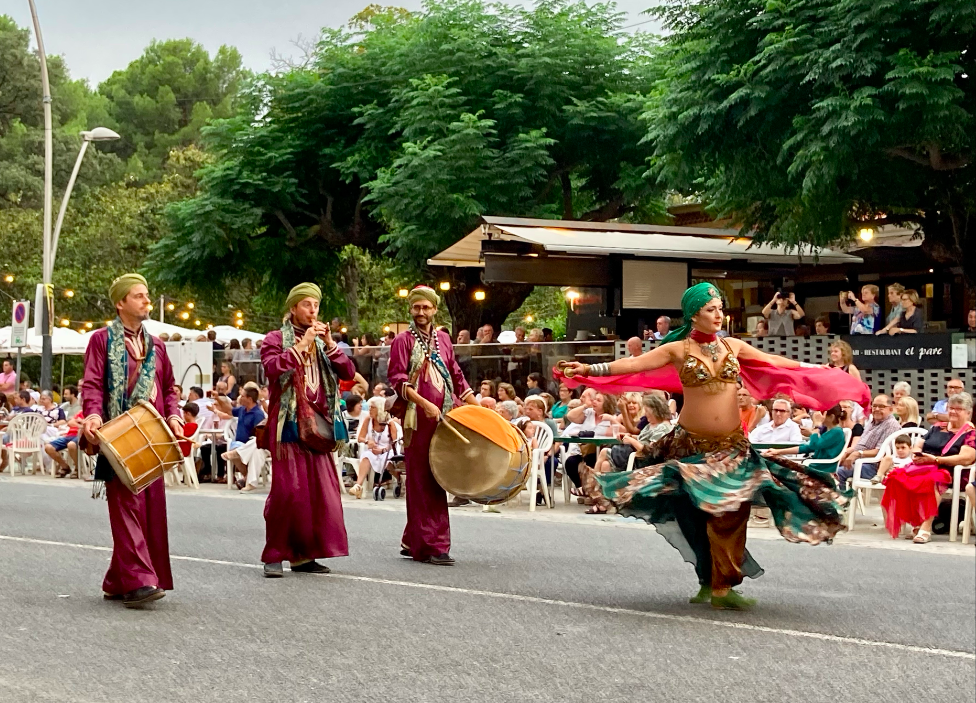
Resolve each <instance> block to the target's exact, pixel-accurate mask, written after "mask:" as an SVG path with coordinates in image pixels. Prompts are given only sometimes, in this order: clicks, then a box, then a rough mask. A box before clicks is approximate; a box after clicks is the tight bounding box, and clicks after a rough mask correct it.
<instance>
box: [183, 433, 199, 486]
mask: <svg viewBox="0 0 976 703" xmlns="http://www.w3.org/2000/svg"><path fill="white" fill-rule="evenodd" d="M187 439H189V440H190V442H191V445H192V444H193V443H196V442H198V441H199V440H200V428H199V427H197V430H196V432H194V433H193V436H192V437H188V438H187ZM196 451H197V449H196V448H191V449H190V455H189V456H185V457H183V485H184V486H189V487H190V488H200V481H199V480H198V479H197V464H196V457H195V454H196Z"/></svg>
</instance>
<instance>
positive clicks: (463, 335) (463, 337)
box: [455, 330, 471, 344]
mask: <svg viewBox="0 0 976 703" xmlns="http://www.w3.org/2000/svg"><path fill="white" fill-rule="evenodd" d="M455 344H471V332H469V331H468V330H461V331H460V332H458V335H457V342H455Z"/></svg>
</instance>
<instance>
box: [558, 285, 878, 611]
mask: <svg viewBox="0 0 976 703" xmlns="http://www.w3.org/2000/svg"><path fill="white" fill-rule="evenodd" d="M681 307H682V311H683V313H684V319H685V325H684V326H683V327H680V328H678V329H676V330H674V331H673V332H671V333H670V334H669V335H668V336H667V337H665V338H664V340H663V342H662V344H661V345H660V346H658V347H657V348H656V349H653V350H651V351H649V352H647V353H645V354H642V355H641V356H639V357H634V358H629V359H618V360H616V361H614V362H611V363H610V364H596V365H593V366H591V365H589V364H581V363H577V362H570V363H567V364H566V365H565V367H564V370H565V376H566V378H567V382H568V383H570V384H571V385H578V383H579V381H578V380H577V379H576V378H574V377H580V376H583V377H586V378H585V380H584V382H585V383H586V384H587V385H588V386H592V387H594V388H597V389H600V390H602V391H603V392H607V393H619V392H621V391H623V390H636V389H638V388H645V389H646V388H660V389H661V390H667V391H671V392H676V391H677V392H683V393H684V406H683V408H682V410H681V415H680V417H679V420H678V422H679V424H678V425H677V426H676V427H675V428H674V430H672V431H671V433H669V434H668V435H666V436H665V437H663V438H662V439H660V440H659V441H658V442H657V443H656V444H655V445H653V446H652V447H648V448H647V454H648V457H649V460H650V461H651V462H652V463H651V465H648V466H643V468H639V469H635V470H634V471H632V472H630V473H627V472H616V473H608V474H604V475H602V476H598V477H597V478H598V480H599V482H600V484H601V486H602V489H603V493H604V495H605V496H606V497H607V498H608V499H609V500H610V501H611V502H612V503H613V504H614V505H616V507H617V509H618V511H619V512H620V513H621V514H623V515H632V516H635V517H640V518H642V519H644V520H646V521H647V522H649V523H653V524H654V525H655V526H656V527H657V530H658V532H659V533H661V534H662V535H663V536H664V537H665V539H667V540H668V541H669V542H670V543H671V545H672V546H673V547H675V548H676V549H677V550H678V551H679V552H681V555H682V556H683V557H684V558H685V560H687V561H689V562H690V563H692V564H694V566H695V571H696V572H697V574H698V580H699V583H700V586H701V588H700V590H699V592H698V594H697V595H695V596H694V597H693V598H692V599H691V602H692V603H707V602H711V604H712V607H715V608H724V609H737V610H744V609H749V608H751V607H752V606H753V605H755V601H754V600H752V599H748V598H744V597H743V596H742V595H740V594H739V593H738V592H736V591H733V590H732V587H733V586H736V585H738V584H739V583H741V582H742V579H743V576H749V577H751V578H756V577H758V576H760V575H761V574H762V569H761V568H760V567H759V565H758V564H757V563H756V562H755V560H754V559H753V558H752V557H751V556H750V555H749V552H748V551H746V548H745V541H746V523H747V522H748V520H749V508H750V506H751V504H752V501H753V500H754V499H755V498H757V497H761V498H762V499H763V500H764V501H765V503H766V505H767V506H769V508H770V509H771V510H772V513H773V517H774V519H775V521H776V526H777V528H778V529H779V531H780V533H781V534H782V535H783V536H784V537H785V538H786V539H787V540H789V541H791V542H808V543H810V544H818V543H820V542H829V541H830V540H831V539H833V537H834V536H835V535H836V534H837V533H838V532H840V531H841V530H842V529H844V528H843V522H842V518H841V514H840V511H841V507H842V506H844V505H845V504H847V502H848V500H849V494H848V493H846V492H844V491H843V490H842V489H839V488H838V487H837V484H836V482H835V480H834V478H833V477H832V476H831V474H830V473H828V472H826V471H820V470H817V469H814V468H810V469H805V468H803V467H802V466H800V465H798V464H796V463H793V462H790V461H787V460H784V459H779V458H773V457H770V458H769V459H766V458H763V457H761V456H760V455H759V454H758V453H757V452H756V451H755V450H754V449H752V447H751V446H750V444H749V440H748V439H747V438H746V436H745V433H744V432H743V431H742V425H741V422H740V419H739V410H738V407H737V404H736V390H737V387H736V383H737V381H738V380H739V377H740V371H741V376H742V381H743V384H744V385H745V387H746V388H747V389H748V390H749V392H750V393H752V394H753V396H754V397H756V398H769V397H772V396H773V395H775V394H777V393H781V392H782V393H786V394H787V395H790V396H791V397H792V398H793V399H794V400H796V401H797V402H799V403H801V404H803V405H804V406H806V407H812V408H814V409H818V410H827V409H828V408H831V407H833V406H834V405H835V404H836V403H838V402H839V401H840V400H841V399H843V398H854V399H855V400H858V401H859V402H861V403H862V404H867V403H868V402H869V400H870V396H869V393H868V389H867V386H865V385H864V384H863V383H860V382H858V381H855V380H854V379H852V378H851V376H850V375H848V374H846V373H844V372H843V371H840V370H839V369H825V368H819V367H815V368H809V365H802V364H800V363H799V362H797V361H792V360H790V359H785V358H783V357H779V356H773V355H770V354H766V353H764V352H761V351H759V350H758V349H756V348H754V347H752V346H750V345H748V344H746V343H745V342H742V341H740V340H737V339H731V338H722V339H720V338H718V337H717V336H716V335H717V333H718V332H719V330H721V329H722V323H723V322H724V321H725V313H724V311H723V308H722V300H721V297H720V295H719V292H718V289H716V288H715V286H713V285H712V284H710V283H700V284H698V285H696V286H694V287H692V288H689V289H688V290H687V291H685V293H684V295H683V296H682V299H681ZM801 367H803V368H801ZM557 375H561V374H558V372H557ZM647 461H648V460H647V459H645V460H644V461H643V462H641V463H646V462H647Z"/></svg>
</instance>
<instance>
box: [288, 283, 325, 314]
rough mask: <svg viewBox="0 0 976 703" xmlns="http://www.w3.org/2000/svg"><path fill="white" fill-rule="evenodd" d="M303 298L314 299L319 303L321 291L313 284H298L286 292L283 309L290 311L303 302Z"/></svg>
mask: <svg viewBox="0 0 976 703" xmlns="http://www.w3.org/2000/svg"><path fill="white" fill-rule="evenodd" d="M305 298H315V299H316V300H317V301H318V302H320V303H321V302H322V289H321V288H319V287H318V286H317V285H315V284H314V283H299V284H298V285H297V286H295V287H294V288H292V289H291V290H290V291H289V292H288V298H287V299H286V300H285V309H286V310H291V309H292V308H293V307H295V306H296V305H298V304H299V303H300V302H302V301H303V300H305Z"/></svg>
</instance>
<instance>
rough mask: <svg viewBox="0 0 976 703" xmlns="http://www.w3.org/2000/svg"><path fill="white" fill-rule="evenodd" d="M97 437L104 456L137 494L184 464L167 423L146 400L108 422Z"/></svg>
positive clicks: (98, 431) (127, 486) (97, 431)
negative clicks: (164, 473)
mask: <svg viewBox="0 0 976 703" xmlns="http://www.w3.org/2000/svg"><path fill="white" fill-rule="evenodd" d="M95 434H96V435H97V436H98V442H99V444H98V448H99V451H100V452H101V453H102V456H104V457H105V458H106V459H108V463H109V464H111V465H112V468H113V469H114V470H115V474H116V475H117V476H118V477H119V480H120V481H122V483H123V484H124V485H125V487H126V488H128V489H129V490H130V491H132V492H133V493H135V494H139V493H142V492H143V491H144V490H146V488H148V487H149V486H150V485H151V484H152V483H153V481H156V480H157V479H160V478H162V477H163V472H165V471H166V470H168V469H172V468H174V467H176V466H178V465H180V464H182V463H183V452H181V451H180V446H179V444H177V443H176V438H175V437H174V436H173V433H172V431H171V430H170V429H169V426H168V425H167V424H166V421H165V420H163V417H162V416H161V415H160V414H159V412H157V410H156V408H154V407H153V406H152V405H151V404H149V403H147V402H146V401H144V400H141V401H139V402H138V403H137V404H136V405H135V406H133V407H131V408H129V409H128V410H127V411H125V412H124V413H122V414H121V415H119V416H118V417H116V418H114V419H112V420H109V421H108V422H106V423H105V424H104V425H102V426H101V427H100V428H99V429H97V430H95Z"/></svg>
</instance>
